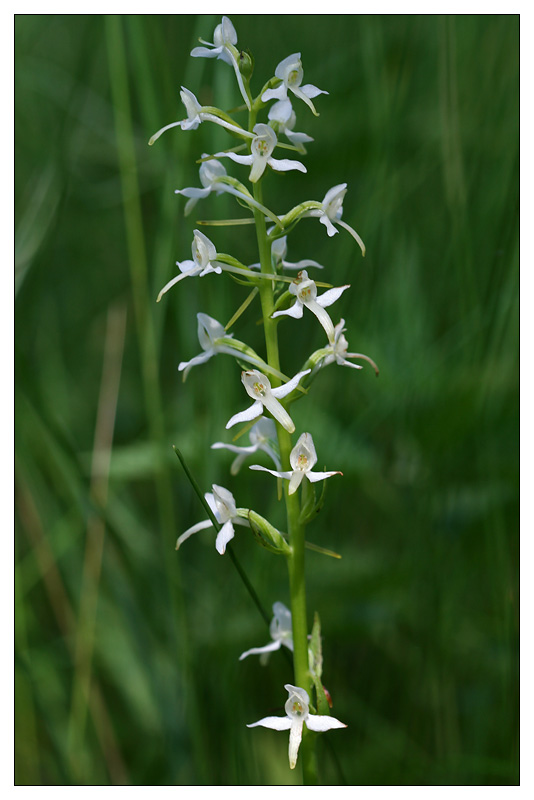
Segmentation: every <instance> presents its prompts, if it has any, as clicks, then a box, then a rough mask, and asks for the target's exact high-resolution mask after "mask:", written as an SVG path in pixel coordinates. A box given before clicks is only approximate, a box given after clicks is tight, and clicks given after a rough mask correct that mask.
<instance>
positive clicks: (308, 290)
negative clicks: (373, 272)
mask: <svg viewBox="0 0 534 800" xmlns="http://www.w3.org/2000/svg"><path fill="white" fill-rule="evenodd" d="M349 288H350V284H347V285H345V286H337V287H334V288H333V289H328V291H327V292H323V294H321V295H319V296H317V286H316V284H315V281H312V279H311V278H308V273H307V272H306V270H302V271H301V272H299V274H298V276H297V278H296V280H294V281H292V283H291V284H290V285H289V291H290V292H291V294H294V295H295V297H296V298H297V299H296V302H295V303H293V305H292V306H291V307H290V308H288V309H285V310H283V311H275V312H274V314H273V315H272V316H273V318H274V317H281V316H287V317H293V318H294V319H301V318H302V314H303V310H304V307H306V308H309V310H310V311H311V312H312V314H315V316H316V317H317V319H318V320H319V322H320V323H321V325H322V326H323V328H324V330H325V332H326V335H327V336H328V341H329V342H333V341H334V335H335V334H334V323H333V322H332V320H331V319H330V315H329V313H328V312H327V311H325V308H327V307H328V306H331V305H332V303H335V302H336V300H337V299H338V298H339V297H341V295H342V294H343V292H344V291H345V289H349Z"/></svg>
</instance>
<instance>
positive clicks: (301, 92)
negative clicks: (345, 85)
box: [261, 53, 328, 117]
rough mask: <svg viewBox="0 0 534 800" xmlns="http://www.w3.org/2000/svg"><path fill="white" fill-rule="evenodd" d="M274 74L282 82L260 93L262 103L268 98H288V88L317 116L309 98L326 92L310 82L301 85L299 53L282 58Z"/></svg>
mask: <svg viewBox="0 0 534 800" xmlns="http://www.w3.org/2000/svg"><path fill="white" fill-rule="evenodd" d="M274 74H275V76H276V77H277V78H280V80H281V81H282V83H281V84H280V85H279V86H277V87H276V89H267V90H266V91H265V92H264V93H263V94H262V96H261V99H262V100H263V102H264V103H267V102H268V101H269V100H286V99H288V96H287V93H288V90H289V91H291V92H293V94H294V95H295V96H296V97H299V98H300V99H301V100H303V101H304V102H305V103H306V105H307V106H309V107H310V108H311V110H312V112H313V113H314V114H315V116H316V117H318V116H319V114H318V112H317V111H316V110H315V106H314V105H313V103H312V101H311V99H312V98H313V97H317V96H318V95H320V94H328V92H325V91H323V90H322V89H318V88H317V86H313V85H312V84H311V83H307V84H306V85H305V86H302V85H301V84H302V79H303V77H304V72H303V70H302V61H301V60H300V53H293V54H292V55H290V56H288V57H287V58H284V60H283V61H280V63H279V64H278V66H277V67H276V69H275V71H274Z"/></svg>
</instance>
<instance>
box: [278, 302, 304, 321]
mask: <svg viewBox="0 0 534 800" xmlns="http://www.w3.org/2000/svg"><path fill="white" fill-rule="evenodd" d="M303 313H304V312H303V306H302V303H301V302H300V301H297V302H296V303H293V305H292V306H291V307H290V308H286V309H285V310H284V311H275V312H274V314H273V315H272V317H273V319H274V318H275V317H293V319H302V315H303Z"/></svg>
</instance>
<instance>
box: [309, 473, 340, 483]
mask: <svg viewBox="0 0 534 800" xmlns="http://www.w3.org/2000/svg"><path fill="white" fill-rule="evenodd" d="M332 475H343V473H342V472H339V471H337V472H311V471H310V472H307V473H306V477H307V478H308V480H309V481H310V483H317V481H324V480H326V478H331V477H332Z"/></svg>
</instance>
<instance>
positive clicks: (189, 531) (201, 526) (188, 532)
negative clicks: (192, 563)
mask: <svg viewBox="0 0 534 800" xmlns="http://www.w3.org/2000/svg"><path fill="white" fill-rule="evenodd" d="M212 527H213V522H212V521H211V520H210V519H205V520H203V521H202V522H197V524H196V525H192V526H191V527H190V528H188V529H187V530H186V531H184V533H182V535H181V536H179V537H178V541H177V542H176V549H177V550H178V548H179V547H180V545H181V544H182V542H185V540H186V539H189V537H190V536H192V535H193V534H194V533H198V532H199V531H202V530H204V529H205V528H212Z"/></svg>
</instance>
